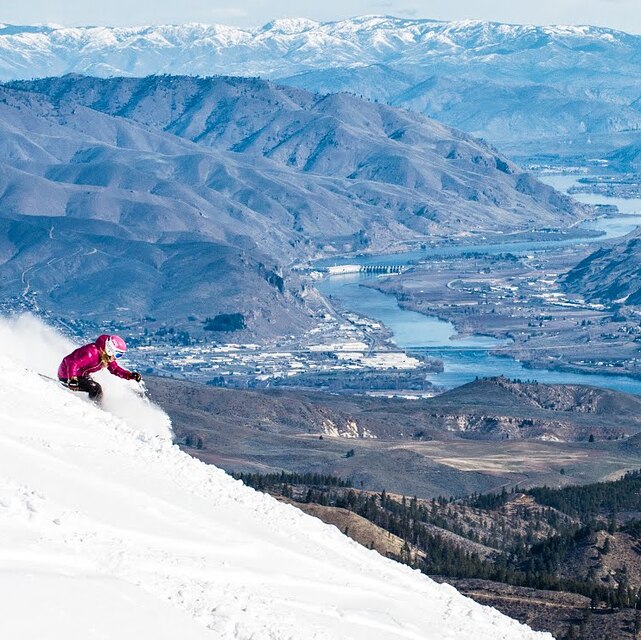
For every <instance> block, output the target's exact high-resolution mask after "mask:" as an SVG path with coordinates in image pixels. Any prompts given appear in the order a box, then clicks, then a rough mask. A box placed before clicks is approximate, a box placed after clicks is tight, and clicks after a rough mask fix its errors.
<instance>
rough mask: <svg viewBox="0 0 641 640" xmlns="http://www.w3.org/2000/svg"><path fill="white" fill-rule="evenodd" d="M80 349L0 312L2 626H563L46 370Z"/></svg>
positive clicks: (330, 629)
mask: <svg viewBox="0 0 641 640" xmlns="http://www.w3.org/2000/svg"><path fill="white" fill-rule="evenodd" d="M71 348H72V345H70V344H69V343H68V342H67V341H66V340H64V339H62V338H61V337H60V336H58V335H56V334H55V333H54V332H52V331H51V330H49V329H47V328H46V327H44V326H42V325H40V324H39V323H38V322H36V321H35V320H33V319H31V318H28V317H27V318H25V317H23V318H21V319H19V320H18V321H16V322H12V323H8V322H7V321H5V320H3V321H1V322H0V406H2V434H1V436H0V439H1V442H2V447H0V542H1V545H0V566H1V567H2V571H0V598H1V600H2V604H3V612H2V616H0V637H2V638H7V639H9V638H11V639H12V640H22V639H24V640H27V639H29V640H32V639H34V638H39V639H42V640H45V639H46V640H69V639H71V638H98V637H100V638H118V639H119V640H140V639H141V638H154V639H155V640H170V639H174V638H181V639H183V640H207V639H211V640H245V639H247V638H253V639H254V640H370V639H372V638H376V640H437V639H438V640H467V639H469V638H471V637H475V638H478V639H479V640H551V638H552V636H551V635H550V634H547V633H535V632H533V631H531V630H530V629H529V628H528V627H525V626H523V625H521V624H519V623H517V622H516V621H514V620H512V619H510V618H507V617H506V616H504V615H502V614H501V613H499V612H498V611H496V610H495V609H491V608H489V607H485V606H482V605H479V604H477V603H475V602H473V601H472V600H469V599H467V598H464V597H463V596H462V595H460V594H459V593H458V592H456V591H455V589H454V588H452V587H450V586H448V585H439V584H436V583H435V582H433V581H432V580H430V579H429V578H427V577H426V576H424V575H422V574H421V573H419V572H418V571H414V570H412V569H410V568H409V567H407V566H404V565H401V564H398V563H396V562H394V561H392V560H389V559H387V558H383V557H382V556H380V555H378V554H377V553H376V552H375V551H370V550H368V549H366V548H365V547H361V546H359V545H358V544H356V543H355V542H353V541H352V540H350V539H349V538H347V536H344V535H343V534H342V533H340V531H339V530H338V529H336V528H335V527H332V526H329V525H325V524H323V523H322V522H321V521H320V520H317V519H316V518H313V517H311V516H307V515H305V514H303V513H302V512H301V511H298V510H297V509H295V508H294V507H292V506H289V505H285V504H282V503H279V502H277V501H276V500H275V499H273V498H271V497H269V496H267V495H264V494H261V493H258V492H256V491H254V490H252V489H249V488H247V487H245V486H244V485H242V483H240V482H239V481H237V480H234V479H232V478H231V477H230V476H228V475H227V474H225V473H224V472H223V471H221V470H220V469H217V468H216V467H213V466H207V465H205V464H203V463H201V462H199V461H198V460H196V459H194V458H191V457H190V456H188V455H187V454H186V453H183V452H182V451H180V449H178V447H177V446H174V445H172V443H171V431H170V423H169V419H168V417H167V416H166V415H165V414H164V413H163V412H162V411H161V410H159V409H157V408H155V407H153V406H149V405H146V404H145V403H144V401H143V400H142V399H140V398H137V397H135V396H134V394H133V393H131V392H130V391H129V390H128V388H127V385H130V384H131V383H127V382H124V381H122V380H118V379H115V378H113V377H111V376H108V375H107V376H106V379H105V380H104V382H105V385H106V389H107V399H108V398H112V399H114V400H115V402H114V405H115V406H116V407H118V408H119V414H118V415H114V413H111V412H110V411H109V408H108V407H107V408H106V409H104V410H101V409H99V408H97V407H95V406H93V405H91V404H90V403H89V402H88V401H85V400H82V399H81V398H80V397H78V396H77V395H74V394H71V393H70V392H68V391H66V390H64V389H63V388H61V387H59V386H58V385H57V383H54V382H50V381H47V380H44V379H42V378H41V377H40V376H39V375H38V373H36V371H40V372H43V373H46V374H47V375H51V373H52V371H55V366H56V364H57V361H58V360H59V359H60V358H61V357H62V356H64V355H65V353H67V352H68V351H69V349H71Z"/></svg>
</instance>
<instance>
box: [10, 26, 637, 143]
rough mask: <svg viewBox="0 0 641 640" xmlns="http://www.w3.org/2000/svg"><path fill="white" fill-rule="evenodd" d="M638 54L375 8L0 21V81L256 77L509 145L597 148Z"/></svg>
mask: <svg viewBox="0 0 641 640" xmlns="http://www.w3.org/2000/svg"><path fill="white" fill-rule="evenodd" d="M639 60H641V36H636V35H630V34H626V33H623V32H620V31H615V30H612V29H606V28H601V27H589V26H583V27H582V26H551V27H535V26H523V25H506V24H499V23H488V22H479V21H462V22H437V21H433V20H408V19H398V18H392V17H385V16H365V17H361V18H354V19H350V20H343V21H340V22H330V23H318V22H314V21H311V20H305V19H287V20H275V21H273V22H270V23H269V24H267V25H265V26H263V27H261V28H256V29H239V28H236V27H228V26H223V25H202V24H188V25H181V26H153V27H137V28H109V27H85V28H64V27H56V26H40V27H33V26H30V27H19V26H9V25H5V26H4V28H2V29H0V79H5V80H10V79H16V78H34V77H44V76H51V75H62V74H65V73H69V72H78V73H83V74H88V75H96V76H146V75H149V74H165V73H167V74H190V75H201V76H210V75H216V74H225V75H241V76H262V77H264V78H269V79H278V80H281V81H283V82H285V83H287V84H291V85H294V86H298V87H301V88H305V89H309V90H313V91H320V92H336V91H341V90H343V91H347V92H350V93H355V94H357V95H362V96H364V97H366V98H369V99H371V100H378V101H380V102H386V103H389V104H392V105H396V106H403V107H407V108H411V109H414V110H416V111H419V112H422V113H424V114H426V115H429V116H432V117H435V118H437V119H439V120H441V121H443V122H445V123H447V124H450V125H452V126H456V127H458V128H460V129H463V130H465V131H468V132H470V133H473V134H474V135H478V136H482V137H485V138H487V139H488V140H490V141H492V142H493V143H495V144H498V145H500V146H501V148H503V149H505V150H507V151H509V152H510V153H512V154H514V155H523V154H528V153H535V152H546V153H550V152H551V153H561V154H566V155H567V154H581V153H586V152H588V151H592V152H593V153H595V152H596V153H597V154H598V153H606V152H608V151H612V150H613V149H615V148H617V147H619V146H623V145H624V144H626V143H630V142H633V141H634V140H635V139H636V137H637V136H638V131H639V129H640V128H641V111H640V109H639V105H638V103H637V102H636V101H637V99H638V98H639V96H640V95H641V91H640V90H639V89H638V87H639V81H640V80H641V65H640V64H639Z"/></svg>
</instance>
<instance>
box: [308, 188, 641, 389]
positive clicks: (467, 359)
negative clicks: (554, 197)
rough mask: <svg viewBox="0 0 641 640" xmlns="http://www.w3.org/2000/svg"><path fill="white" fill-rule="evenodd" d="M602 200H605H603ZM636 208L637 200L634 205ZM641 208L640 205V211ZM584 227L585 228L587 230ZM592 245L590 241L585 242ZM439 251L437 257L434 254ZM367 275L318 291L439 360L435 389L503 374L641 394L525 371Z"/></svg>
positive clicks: (620, 231)
mask: <svg viewBox="0 0 641 640" xmlns="http://www.w3.org/2000/svg"><path fill="white" fill-rule="evenodd" d="M602 200H603V199H602ZM637 204H638V201H637ZM639 209H641V206H640V207H639ZM586 226H588V225H586ZM589 226H590V228H593V229H598V230H602V231H604V232H605V235H604V236H601V238H599V240H603V239H604V238H614V237H618V236H622V235H625V234H627V233H629V232H630V231H633V230H634V229H635V228H637V227H638V226H641V215H639V216H621V217H616V218H601V219H599V220H596V221H593V222H591V223H589ZM589 241H590V242H592V241H594V239H589ZM569 242H572V243H576V242H577V240H576V239H575V240H572V241H561V242H560V243H553V242H538V243H537V242H529V243H514V244H511V245H510V244H504V245H483V246H475V247H474V249H473V250H474V251H475V252H476V253H486V254H494V253H504V252H508V251H509V252H512V253H524V252H532V251H536V250H541V249H545V248H547V247H548V246H554V247H558V246H559V245H560V244H568V243H569ZM465 251H470V247H441V248H439V249H429V250H427V251H412V252H407V253H403V254H394V255H387V256H367V257H360V258H349V259H347V260H345V261H342V262H343V263H348V264H408V263H412V262H416V261H417V260H419V259H421V257H422V258H425V257H426V255H439V256H447V255H452V256H453V255H460V254H461V253H464V252H465ZM436 252H438V253H436ZM373 277H375V276H372V275H365V274H356V273H355V274H347V275H340V276H332V277H329V278H327V279H326V280H324V281H323V282H322V283H321V285H320V287H319V288H320V290H321V292H322V293H323V294H324V295H326V296H327V297H329V299H330V300H332V301H334V302H337V303H338V304H339V306H340V307H341V308H343V309H348V310H350V311H354V312H356V313H358V314H360V315H363V316H366V317H368V318H372V319H374V320H377V321H379V322H381V323H383V324H384V325H385V326H386V327H387V328H388V329H390V330H391V331H392V333H393V340H394V342H395V343H396V344H397V345H398V346H399V347H401V348H403V349H406V350H407V351H409V352H412V351H415V352H420V353H426V354H428V355H430V356H433V357H435V358H439V359H440V360H442V361H443V364H444V371H443V372H442V373H433V374H428V375H427V378H428V379H429V380H430V381H431V382H433V383H434V384H437V385H441V386H444V387H448V388H449V387H454V386H457V385H461V384H465V383H466V382H470V381H472V380H474V379H475V378H476V377H490V376H498V375H504V376H507V377H509V378H520V379H522V380H537V381H539V382H543V383H551V384H555V383H556V384H588V385H594V386H599V387H606V388H610V389H616V390H618V391H626V392H629V393H636V394H640V395H641V380H634V379H633V378H630V377H628V376H619V375H612V376H609V375H601V374H579V373H564V372H557V371H550V370H547V369H526V368H525V367H524V366H523V365H522V364H521V363H520V362H519V361H517V360H513V359H512V358H509V357H500V356H496V355H492V354H490V353H489V351H490V350H493V349H496V348H500V347H501V346H502V345H503V344H505V342H502V341H499V340H497V339H495V338H491V337H487V336H478V335H477V336H469V337H464V338H458V337H457V335H458V334H457V332H456V330H455V328H454V326H453V325H452V323H451V322H447V321H445V320H441V319H439V318H436V317H433V316H425V315H423V314H420V313H417V312H415V311H409V310H404V309H401V308H400V307H399V306H398V303H397V302H396V298H395V297H394V296H391V295H387V294H384V293H381V292H380V291H377V290H376V289H371V288H369V287H362V286H360V285H361V283H363V282H365V281H366V279H368V278H370V279H371V278H373Z"/></svg>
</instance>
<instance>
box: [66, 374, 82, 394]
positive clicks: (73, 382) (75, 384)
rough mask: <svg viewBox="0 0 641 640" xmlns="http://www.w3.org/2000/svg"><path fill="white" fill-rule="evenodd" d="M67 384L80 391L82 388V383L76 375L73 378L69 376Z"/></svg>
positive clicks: (73, 389)
mask: <svg viewBox="0 0 641 640" xmlns="http://www.w3.org/2000/svg"><path fill="white" fill-rule="evenodd" d="M67 386H68V387H69V388H70V389H71V390H72V391H78V389H80V383H79V382H78V378H76V377H75V376H74V377H73V378H69V379H68V380H67Z"/></svg>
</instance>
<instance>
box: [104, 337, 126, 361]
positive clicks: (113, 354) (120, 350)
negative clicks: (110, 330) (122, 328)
mask: <svg viewBox="0 0 641 640" xmlns="http://www.w3.org/2000/svg"><path fill="white" fill-rule="evenodd" d="M125 351H127V343H126V342H125V341H124V340H123V339H122V338H121V337H120V336H109V337H108V338H107V340H106V341H105V353H106V354H107V355H108V356H109V357H110V358H120V357H121V356H122V355H123V354H124V353H125Z"/></svg>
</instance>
